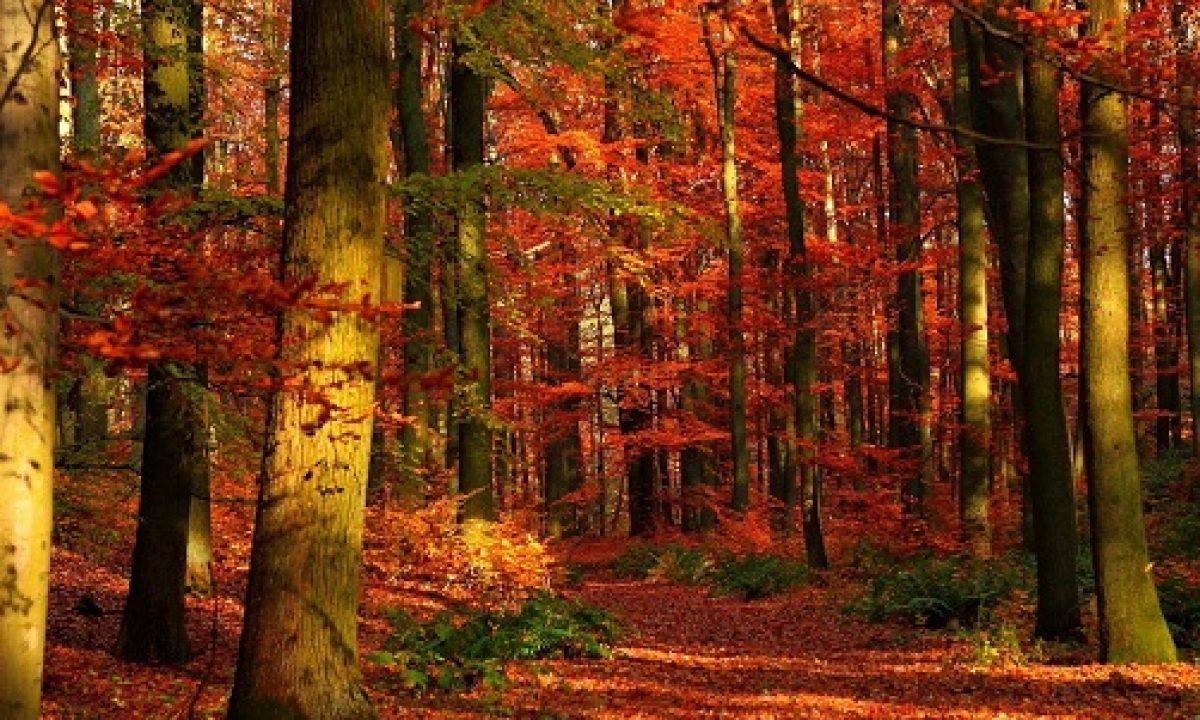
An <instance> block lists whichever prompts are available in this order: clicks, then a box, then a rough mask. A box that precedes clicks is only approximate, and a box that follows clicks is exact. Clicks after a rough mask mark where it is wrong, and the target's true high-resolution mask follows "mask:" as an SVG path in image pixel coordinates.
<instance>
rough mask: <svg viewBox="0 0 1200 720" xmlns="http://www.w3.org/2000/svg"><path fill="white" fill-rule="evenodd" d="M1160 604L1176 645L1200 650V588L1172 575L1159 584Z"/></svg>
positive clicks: (1178, 576)
mask: <svg viewBox="0 0 1200 720" xmlns="http://www.w3.org/2000/svg"><path fill="white" fill-rule="evenodd" d="M1158 602H1159V604H1160V605H1161V606H1162V611H1163V615H1164V616H1165V617H1166V619H1167V626H1168V627H1169V628H1170V629H1171V635H1172V637H1174V638H1175V644H1176V645H1178V646H1179V647H1183V648H1192V649H1200V586H1198V585H1195V584H1193V583H1191V582H1189V581H1188V580H1187V579H1186V578H1184V577H1182V576H1180V575H1170V576H1168V577H1167V578H1165V579H1163V580H1162V581H1161V582H1159V583H1158Z"/></svg>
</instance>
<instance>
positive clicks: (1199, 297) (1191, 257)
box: [1172, 0, 1200, 457]
mask: <svg viewBox="0 0 1200 720" xmlns="http://www.w3.org/2000/svg"><path fill="white" fill-rule="evenodd" d="M1189 5H1190V3H1187V2H1183V1H1182V0H1177V1H1176V3H1175V6H1174V12H1173V13H1172V17H1173V21H1174V24H1175V33H1176V41H1177V43H1178V45H1179V60H1178V68H1177V70H1176V72H1177V74H1178V92H1179V116H1178V118H1179V119H1178V125H1177V128H1176V132H1177V133H1178V135H1179V181H1180V185H1181V186H1182V188H1181V193H1182V195H1181V197H1180V203H1179V205H1180V216H1181V217H1182V219H1183V245H1184V255H1185V264H1186V266H1187V269H1186V277H1185V280H1184V302H1185V305H1186V308H1187V342H1188V373H1189V376H1190V377H1189V379H1190V380H1191V383H1190V385H1191V397H1190V398H1189V399H1190V400H1191V402H1190V405H1191V415H1192V457H1200V177H1197V163H1200V148H1198V146H1197V144H1196V111H1195V104H1196V65H1195V51H1196V48H1197V42H1196V32H1197V31H1196V29H1195V28H1189V27H1188V18H1187V16H1186V14H1185V13H1186V10H1187V7H1188V6H1189ZM1189 108H1192V109H1190V110H1189Z"/></svg>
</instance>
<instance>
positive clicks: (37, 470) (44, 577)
mask: <svg viewBox="0 0 1200 720" xmlns="http://www.w3.org/2000/svg"><path fill="white" fill-rule="evenodd" d="M16 68H20V71H19V72H17V71H16V70H15V69H16ZM59 71H60V68H59V57H58V43H57V42H55V40H54V3H52V2H49V1H48V0H46V1H44V2H31V1H29V0H26V1H25V2H15V1H10V0H2V1H0V87H6V88H11V90H12V91H13V92H14V93H17V97H20V98H22V101H21V102H16V101H14V100H13V99H10V98H8V97H6V98H5V99H4V101H3V102H0V148H3V150H2V151H0V202H3V203H5V204H6V205H8V206H9V207H10V208H13V209H16V208H20V207H22V204H23V200H22V198H23V197H24V196H25V194H26V189H27V188H28V187H29V185H30V184H31V179H32V178H31V176H32V174H33V173H34V172H38V171H48V172H54V173H57V172H58V170H59V164H58V155H59V148H58V78H59ZM6 236H7V237H9V238H10V242H11V245H10V246H9V249H8V251H7V252H4V253H0V298H4V299H3V301H2V303H3V304H2V305H0V311H3V312H4V313H5V315H6V316H7V317H8V318H9V319H10V321H11V322H12V326H13V327H15V328H17V329H18V330H17V331H16V332H5V333H0V357H4V358H6V359H9V360H12V361H15V362H16V363H17V365H16V367H14V368H12V369H11V370H9V371H7V372H0V397H3V398H4V399H5V400H4V404H3V415H2V416H0V428H3V430H2V431H0V477H2V478H4V481H3V482H0V565H2V566H3V567H4V573H3V580H0V587H3V590H2V591H0V592H2V594H3V597H4V599H5V601H4V603H3V605H0V665H2V668H3V669H2V670H0V716H3V717H4V718H6V720H36V718H38V717H40V716H41V712H40V703H41V692H42V655H43V650H44V648H45V639H46V606H47V597H48V593H49V580H50V535H51V531H52V518H51V508H52V504H53V503H52V485H53V473H54V421H55V393H54V383H53V372H54V369H55V362H56V354H57V338H58V322H57V315H56V313H55V309H56V308H57V305H58V289H57V287H56V279H57V276H58V258H57V255H56V253H55V252H54V251H53V250H52V248H51V247H50V246H49V245H48V244H47V243H46V242H45V239H44V238H21V237H17V236H9V235H7V234H6ZM18 278H20V279H22V280H31V281H34V283H36V284H35V285H33V286H26V287H25V288H24V289H23V290H22V291H21V292H13V291H12V289H13V285H14V281H16V280H17V279H18ZM43 283H44V284H43Z"/></svg>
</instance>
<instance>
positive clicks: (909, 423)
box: [883, 0, 932, 516]
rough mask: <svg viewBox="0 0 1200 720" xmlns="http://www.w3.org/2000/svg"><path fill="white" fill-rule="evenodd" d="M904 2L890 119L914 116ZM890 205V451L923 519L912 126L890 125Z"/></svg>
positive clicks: (887, 1)
mask: <svg viewBox="0 0 1200 720" xmlns="http://www.w3.org/2000/svg"><path fill="white" fill-rule="evenodd" d="M900 6H901V3H900V2H899V0H883V67H884V72H885V74H886V75H887V77H888V82H889V87H888V90H887V94H886V99H885V102H886V104H887V109H888V112H890V113H891V114H892V115H896V116H899V117H908V116H910V115H911V114H912V113H913V112H915V111H916V107H917V100H916V98H915V97H913V95H912V93H910V92H908V91H906V90H903V89H901V88H898V87H896V86H895V81H894V78H895V76H896V75H897V74H898V73H899V72H900V67H899V65H898V57H899V54H900V48H901V46H902V45H903V43H904V27H903V23H902V21H901V17H900ZM887 152H888V171H889V173H890V175H891V186H890V188H889V189H890V193H889V198H888V208H889V220H890V226H891V228H892V231H893V235H894V236H895V238H896V240H895V245H896V260H897V262H899V263H901V264H905V265H909V266H910V267H908V268H905V269H903V270H901V272H900V278H899V287H898V289H897V292H896V298H895V307H896V312H897V322H896V327H895V329H894V330H893V331H892V337H891V338H890V344H891V346H892V350H891V352H890V353H889V362H888V377H889V381H888V385H889V388H890V392H891V419H890V425H889V439H890V443H889V444H890V445H891V447H893V448H896V449H898V450H902V451H904V453H905V460H907V461H908V462H909V464H910V467H906V468H905V470H904V472H905V480H904V483H903V487H902V488H901V499H902V501H903V504H904V507H905V510H906V511H907V512H908V513H909V514H910V515H917V516H919V515H922V514H923V513H924V505H925V495H926V493H927V492H928V485H929V480H930V477H929V476H930V475H931V468H932V464H931V462H930V461H931V451H932V448H931V444H930V432H929V425H928V423H929V420H928V411H929V349H928V346H927V342H926V338H925V322H924V301H923V297H922V292H921V271H920V270H919V269H918V268H917V267H915V266H916V265H917V264H918V263H919V261H920V257H921V207H920V200H919V194H918V193H919V190H918V187H917V134H916V131H915V130H914V129H913V128H911V127H908V126H904V125H901V124H899V123H896V122H889V123H888V147H887Z"/></svg>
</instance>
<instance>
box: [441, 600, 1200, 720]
mask: <svg viewBox="0 0 1200 720" xmlns="http://www.w3.org/2000/svg"><path fill="white" fill-rule="evenodd" d="M580 594H581V595H582V596H583V597H585V598H586V599H587V600H589V601H590V602H593V603H595V604H598V605H600V606H603V607H605V608H608V609H609V610H611V611H613V612H614V613H616V614H617V615H618V616H619V617H620V618H621V619H622V621H623V622H624V623H625V625H626V626H627V627H629V628H630V629H631V633H630V634H629V635H628V636H627V637H626V638H625V639H624V640H623V641H622V642H621V643H620V645H619V646H618V648H617V651H616V657H615V659H613V660H609V661H578V660H572V661H562V662H555V663H551V664H550V671H549V672H544V674H541V675H535V676H530V677H528V678H522V680H521V681H519V682H518V683H517V686H514V687H513V688H510V690H509V691H508V692H506V693H504V697H503V699H502V700H500V701H499V703H500V705H502V706H503V707H504V708H505V712H506V713H507V714H509V715H511V716H516V717H530V718H576V717H579V718H605V719H608V718H613V719H616V718H1008V719H1015V718H1042V717H1053V718H1160V719H1161V718H1189V719H1193V718H1197V717H1200V673H1198V672H1197V668H1196V666H1194V665H1191V666H1188V665H1180V666H1176V667H1173V668H1128V667H1126V668H1112V667H1106V666H1100V665H1083V666H1080V665H1073V666H1068V665H1059V666H1054V665H1030V666H1025V667H1007V668H1003V667H992V668H986V667H978V666H976V665H974V664H972V662H971V654H972V650H971V642H970V640H969V639H966V638H964V637H959V636H956V635H955V634H954V633H949V632H943V633H933V632H921V633H918V632H915V631H911V630H906V629H903V628H898V627H895V626H886V625H868V624H865V623H863V622H861V621H860V620H858V619H857V618H853V617H847V616H845V615H844V614H843V613H841V612H840V607H841V605H842V604H843V603H844V601H845V599H846V598H845V596H844V594H843V593H841V592H839V591H837V590H830V589H826V588H805V589H803V590H799V591H796V592H792V593H789V594H788V595H786V596H783V597H780V598H775V599H770V600H760V601H755V602H743V601H740V600H738V599H734V598H714V597H710V596H709V595H708V594H707V593H706V591H705V590H704V589H703V588H699V587H692V586H681V585H673V584H665V583H661V584H660V583H654V582H648V581H623V580H616V579H611V578H601V579H595V580H591V581H589V582H587V583H585V584H584V586H583V587H582V588H581V590H580ZM436 714H437V715H438V716H440V717H453V716H457V717H462V716H463V715H461V714H457V713H455V714H451V715H444V714H441V713H436Z"/></svg>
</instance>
